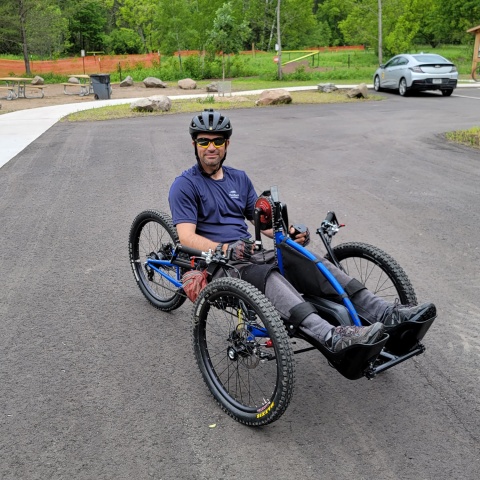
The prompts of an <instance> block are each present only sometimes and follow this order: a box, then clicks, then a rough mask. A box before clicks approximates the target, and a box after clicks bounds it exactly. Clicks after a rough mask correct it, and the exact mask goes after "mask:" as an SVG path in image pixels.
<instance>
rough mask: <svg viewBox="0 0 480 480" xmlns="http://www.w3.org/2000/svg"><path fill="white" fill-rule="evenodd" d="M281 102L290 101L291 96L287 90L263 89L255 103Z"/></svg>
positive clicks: (275, 103) (271, 103)
mask: <svg viewBox="0 0 480 480" xmlns="http://www.w3.org/2000/svg"><path fill="white" fill-rule="evenodd" d="M282 103H292V97H291V95H290V93H288V91H287V90H283V89H281V88H280V89H278V90H264V91H263V92H262V93H261V94H260V98H259V99H258V100H257V101H256V102H255V105H278V104H282Z"/></svg>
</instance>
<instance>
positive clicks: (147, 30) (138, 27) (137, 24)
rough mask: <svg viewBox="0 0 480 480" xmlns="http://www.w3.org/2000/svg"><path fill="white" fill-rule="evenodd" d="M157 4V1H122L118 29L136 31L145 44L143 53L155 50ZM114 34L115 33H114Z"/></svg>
mask: <svg viewBox="0 0 480 480" xmlns="http://www.w3.org/2000/svg"><path fill="white" fill-rule="evenodd" d="M156 10H157V2H156V1H155V0H120V1H119V8H118V13H117V19H116V25H117V27H120V28H121V27H125V28H130V29H132V30H135V31H136V32H137V33H138V35H139V36H140V38H141V40H142V43H143V51H145V52H151V51H152V50H153V49H154V45H153V43H152V40H153V38H152V37H153V23H154V17H155V12H156ZM112 34H113V32H112Z"/></svg>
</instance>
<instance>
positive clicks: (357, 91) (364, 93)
mask: <svg viewBox="0 0 480 480" xmlns="http://www.w3.org/2000/svg"><path fill="white" fill-rule="evenodd" d="M347 97H348V98H368V88H367V85H366V84H365V83H361V84H360V85H358V87H356V88H352V89H351V90H349V91H348V92H347Z"/></svg>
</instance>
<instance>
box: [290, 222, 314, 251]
mask: <svg viewBox="0 0 480 480" xmlns="http://www.w3.org/2000/svg"><path fill="white" fill-rule="evenodd" d="M292 228H293V229H294V230H295V231H294V232H293V233H290V230H291V229H292ZM288 232H289V233H288V235H289V236H290V238H291V239H292V240H295V239H296V237H297V235H299V234H301V233H305V241H304V242H303V246H304V247H306V246H307V245H308V244H309V243H310V230H309V229H308V227H307V226H305V225H302V224H300V223H299V224H296V225H292V226H291V227H290V228H289V229H288Z"/></svg>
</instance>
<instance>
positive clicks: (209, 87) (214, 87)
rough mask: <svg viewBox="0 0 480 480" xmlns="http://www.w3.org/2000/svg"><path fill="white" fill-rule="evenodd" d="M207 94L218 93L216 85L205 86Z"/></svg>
mask: <svg viewBox="0 0 480 480" xmlns="http://www.w3.org/2000/svg"><path fill="white" fill-rule="evenodd" d="M206 88H207V92H218V83H217V82H212V83H209V84H208V85H207V87H206Z"/></svg>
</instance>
